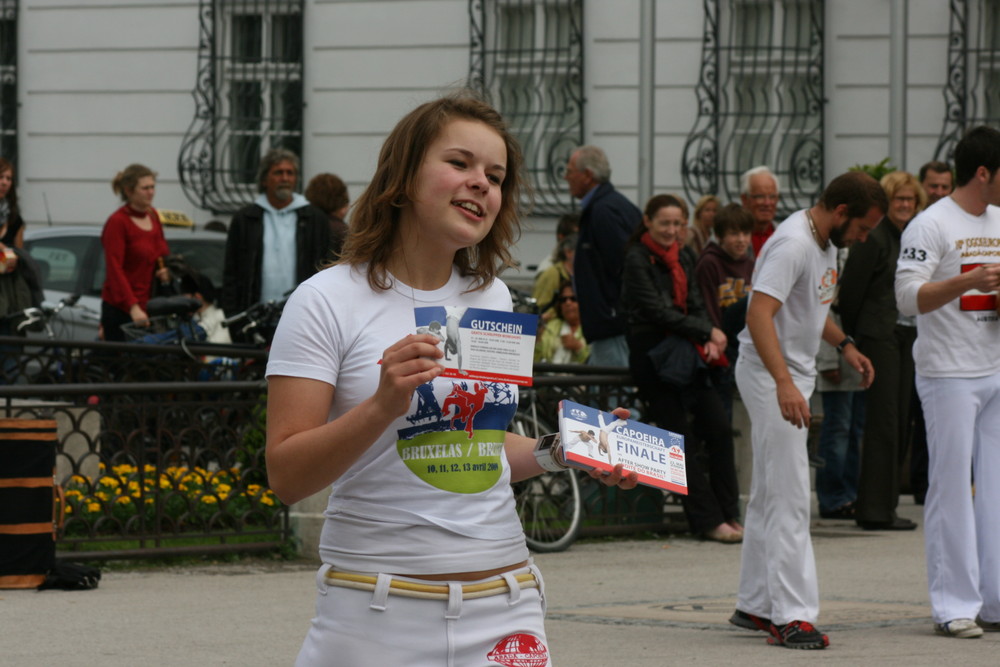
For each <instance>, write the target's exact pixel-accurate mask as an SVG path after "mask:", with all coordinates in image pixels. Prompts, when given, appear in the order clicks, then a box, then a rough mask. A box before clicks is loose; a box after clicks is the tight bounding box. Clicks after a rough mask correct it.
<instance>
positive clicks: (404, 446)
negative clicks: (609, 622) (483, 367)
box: [267, 96, 636, 666]
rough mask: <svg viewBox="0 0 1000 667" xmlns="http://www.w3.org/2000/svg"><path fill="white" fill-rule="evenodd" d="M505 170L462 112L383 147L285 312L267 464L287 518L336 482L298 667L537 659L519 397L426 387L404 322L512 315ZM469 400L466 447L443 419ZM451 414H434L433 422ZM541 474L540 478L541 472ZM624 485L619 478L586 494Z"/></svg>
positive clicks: (420, 116)
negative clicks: (346, 225)
mask: <svg viewBox="0 0 1000 667" xmlns="http://www.w3.org/2000/svg"><path fill="white" fill-rule="evenodd" d="M520 169H521V153H520V149H519V148H518V146H517V144H516V142H515V141H514V139H513V138H512V137H511V136H510V134H509V133H508V131H507V129H506V126H505V124H504V121H503V120H502V118H501V117H500V116H499V115H498V114H497V113H496V112H495V111H494V110H493V109H491V108H490V107H489V106H487V105H485V104H483V103H482V102H479V101H477V100H475V99H473V98H469V97H461V96H455V97H448V98H444V99H439V100H437V101H434V102H429V103H427V104H424V105H422V106H420V107H418V108H417V109H415V110H414V111H412V112H410V113H409V114H408V115H407V116H406V117H404V118H403V119H402V120H401V121H400V122H399V124H398V125H397V126H396V128H395V129H394V130H393V131H392V133H391V134H390V135H389V137H388V139H387V140H386V142H385V144H384V146H383V148H382V151H381V153H380V155H379V158H378V163H377V167H376V172H375V175H374V177H373V179H372V182H371V184H370V185H369V187H368V189H367V190H366V191H365V192H364V194H362V195H361V197H360V198H359V199H358V200H357V203H356V204H355V208H354V213H353V215H352V225H351V233H350V235H349V236H348V238H347V240H346V242H345V245H344V250H343V255H342V256H341V261H340V263H339V264H337V265H336V266H333V267H331V268H328V269H326V270H324V271H321V272H320V273H318V274H316V275H315V276H313V277H312V278H310V279H309V280H307V281H306V282H304V283H303V284H302V285H300V286H299V288H298V289H297V290H296V291H295V293H294V294H293V295H292V296H291V298H290V299H289V300H288V303H287V304H286V306H285V310H284V314H283V315H282V319H281V322H280V324H279V326H278V330H277V333H276V335H275V338H274V344H273V346H272V348H271V352H270V360H269V363H268V380H269V388H268V424H267V467H268V477H269V480H270V484H271V488H272V489H273V490H274V491H275V492H276V493H277V494H278V496H279V497H280V498H281V499H282V500H283V501H284V502H286V503H293V502H296V501H298V500H301V499H302V498H305V497H307V496H309V495H311V494H314V493H316V492H318V491H321V490H323V489H324V488H325V487H326V486H327V485H330V484H331V483H332V484H333V489H332V493H331V495H330V500H329V505H328V508H327V511H326V523H325V526H324V530H323V533H322V536H321V538H320V556H321V558H322V560H323V562H324V565H323V566H322V567H321V568H320V570H319V573H318V575H317V586H318V589H319V595H318V598H317V613H316V617H315V618H314V619H313V623H312V627H311V629H310V631H309V633H308V635H307V637H306V640H305V642H304V644H303V646H302V650H301V652H300V654H299V658H298V662H297V663H296V664H297V665H300V666H302V665H331V664H338V665H375V664H377V665H470V664H486V663H487V662H488V660H489V655H490V653H491V652H499V653H495V654H494V655H500V654H501V653H503V652H504V651H510V650H517V651H521V652H527V653H531V654H532V655H533V658H534V659H537V660H539V662H538V664H548V662H547V661H546V662H541V659H542V658H545V659H546V660H547V658H548V649H547V647H546V640H545V631H544V628H543V626H542V617H543V613H544V605H543V599H544V594H543V590H542V582H541V578H540V576H539V573H538V571H537V569H536V568H535V567H534V565H532V563H531V561H530V559H529V558H528V550H527V548H526V547H525V543H524V535H523V533H522V530H521V526H520V523H519V522H518V518H517V515H516V513H515V511H514V500H513V495H512V493H511V489H510V482H511V481H517V480H521V479H525V478H527V477H531V476H533V475H538V474H540V473H542V472H543V469H542V467H541V465H540V464H539V462H538V461H537V460H536V458H535V456H534V454H533V449H534V444H535V443H534V441H533V440H530V439H527V438H522V437H518V436H515V435H513V434H510V433H507V432H505V429H506V427H507V424H508V422H509V420H510V418H511V417H512V416H513V414H514V411H515V410H516V407H517V406H516V402H517V399H516V397H517V392H516V387H511V386H508V385H505V384H495V383H483V382H471V381H466V380H460V381H452V380H449V379H445V378H441V377H439V376H440V374H441V372H442V370H443V369H442V367H441V366H440V365H439V364H438V360H439V359H440V358H441V355H442V353H441V352H440V350H439V349H438V348H437V347H436V346H435V342H436V340H437V339H436V338H435V337H433V336H432V335H429V334H414V333H412V332H413V331H414V330H415V323H414V317H413V309H414V307H421V306H458V307H476V308H488V309H496V310H510V308H511V300H510V295H509V292H508V290H507V288H506V287H505V286H504V285H503V284H502V283H501V282H500V281H499V280H497V279H496V275H497V273H498V272H499V270H500V269H501V268H502V267H503V266H504V265H505V264H506V263H507V262H509V260H510V255H509V251H508V248H509V246H510V244H511V243H512V241H513V240H514V238H515V237H516V235H517V233H518V221H517V210H516V206H517V202H518V197H519V196H520V185H521V180H520V174H519V172H520ZM462 392H464V393H465V394H475V395H476V396H480V397H482V401H481V402H479V403H478V404H477V406H475V407H476V408H477V409H476V410H474V411H472V412H473V413H474V414H473V415H472V416H471V417H469V419H471V420H472V426H473V429H471V433H472V435H471V436H470V434H469V432H467V431H466V430H465V429H464V428H457V425H456V427H453V426H452V425H451V424H452V423H453V422H454V421H455V420H453V419H450V418H449V414H447V413H445V412H444V411H442V409H441V407H440V406H442V405H445V402H446V400H447V399H449V398H451V399H452V400H455V397H456V396H461V395H462ZM448 410H449V412H450V407H449V409H448ZM546 463H548V462H546ZM602 481H603V482H604V483H606V484H609V485H615V484H617V485H619V486H620V487H622V488H632V487H634V486H635V484H636V477H635V475H634V474H631V475H629V476H625V477H623V475H622V471H621V468H620V467H619V468H618V469H616V471H615V472H614V473H613V474H611V475H609V476H607V477H604V478H602Z"/></svg>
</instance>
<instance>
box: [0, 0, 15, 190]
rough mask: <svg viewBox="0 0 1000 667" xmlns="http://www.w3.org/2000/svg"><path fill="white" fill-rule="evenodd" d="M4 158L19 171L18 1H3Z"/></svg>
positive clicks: (0, 112)
mask: <svg viewBox="0 0 1000 667" xmlns="http://www.w3.org/2000/svg"><path fill="white" fill-rule="evenodd" d="M0 156H2V157H4V158H6V159H7V160H8V161H10V162H11V163H12V164H13V165H14V167H15V169H16V168H17V0H0ZM15 173H16V172H15Z"/></svg>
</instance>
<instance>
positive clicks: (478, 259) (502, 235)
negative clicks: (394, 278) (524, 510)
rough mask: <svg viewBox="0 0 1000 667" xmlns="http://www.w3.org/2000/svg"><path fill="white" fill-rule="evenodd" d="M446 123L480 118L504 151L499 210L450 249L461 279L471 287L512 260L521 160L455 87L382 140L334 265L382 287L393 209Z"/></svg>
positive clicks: (499, 125) (482, 110)
mask: <svg viewBox="0 0 1000 667" xmlns="http://www.w3.org/2000/svg"><path fill="white" fill-rule="evenodd" d="M453 120H471V121H476V122H480V123H483V124H485V125H487V126H488V127H490V128H491V129H493V130H494V131H495V132H496V133H497V134H499V135H500V138H501V139H503V142H504V146H505V147H506V149H507V165H506V166H507V168H506V176H505V178H504V180H503V183H502V184H501V186H500V193H501V194H500V212H499V213H498V214H497V218H496V221H495V222H494V223H493V227H492V228H491V229H490V231H489V233H488V234H487V235H486V238H484V239H483V240H482V241H480V242H479V243H478V244H477V245H476V246H474V247H471V248H462V249H461V250H459V251H458V252H457V253H456V254H455V265H456V266H457V267H458V269H459V271H460V273H461V274H462V275H463V276H473V277H474V278H475V289H482V288H483V287H486V286H487V285H489V284H490V283H491V282H492V281H493V279H494V278H495V277H496V276H497V275H498V274H499V273H500V271H502V270H503V269H504V268H506V267H508V266H511V265H512V264H513V262H512V260H511V255H510V246H511V245H513V244H514V243H515V242H516V241H517V239H518V238H519V237H520V233H521V224H520V210H519V209H520V200H521V191H522V189H523V188H525V187H526V183H525V182H524V181H523V179H522V176H521V167H522V162H523V158H522V155H521V148H520V146H519V145H518V143H517V140H516V139H515V138H514V137H513V135H511V133H510V131H509V130H508V129H507V123H506V122H505V121H504V119H503V117H502V116H501V115H500V114H499V113H498V112H497V111H496V110H495V109H493V107H491V106H490V105H489V104H487V103H486V102H484V101H482V100H481V99H479V98H478V97H476V96H475V93H472V92H471V91H459V92H456V93H455V94H453V95H449V96H446V97H443V98H440V99H437V100H434V101H433V102H427V103H425V104H422V105H420V106H419V107H417V108H416V109H414V110H413V111H411V112H410V113H408V114H407V115H406V116H404V117H403V119H402V120H400V121H399V123H397V124H396V127H395V128H394V129H393V130H392V132H391V133H390V134H389V137H388V138H387V139H386V140H385V143H384V144H383V145H382V150H381V151H380V153H379V156H378V163H377V165H376V168H375V175H374V177H373V178H372V180H371V183H370V184H369V185H368V187H367V188H365V191H364V192H363V193H362V194H361V196H360V197H358V199H357V201H356V202H355V203H354V209H353V213H352V214H351V232H350V234H348V236H347V239H346V240H345V241H344V248H343V252H342V253H341V257H340V262H344V263H347V264H351V265H359V264H364V263H367V264H368V283H369V284H370V285H371V287H372V289H381V290H384V289H388V288H389V286H390V281H389V279H388V277H387V273H388V268H387V267H388V264H389V260H390V258H391V256H392V253H393V252H395V250H396V247H395V239H396V231H397V229H396V228H397V225H398V224H399V218H400V210H401V208H402V206H403V205H404V204H405V203H406V202H409V201H413V198H414V196H415V195H416V193H415V192H414V188H415V184H416V178H417V173H418V172H419V170H420V166H421V164H422V163H423V161H424V157H425V156H426V153H427V148H428V147H429V146H430V145H431V143H432V142H433V141H434V140H435V139H437V138H438V136H439V135H440V134H441V131H442V130H443V129H444V127H445V125H447V124H448V123H449V122H451V121H453Z"/></svg>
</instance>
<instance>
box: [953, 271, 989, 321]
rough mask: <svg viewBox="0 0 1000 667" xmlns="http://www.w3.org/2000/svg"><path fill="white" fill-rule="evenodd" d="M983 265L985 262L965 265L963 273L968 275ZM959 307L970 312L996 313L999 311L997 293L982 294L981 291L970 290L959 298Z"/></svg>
mask: <svg viewBox="0 0 1000 667" xmlns="http://www.w3.org/2000/svg"><path fill="white" fill-rule="evenodd" d="M983 264H984V262H976V263H975V264H963V265H962V269H961V271H962V273H968V272H969V271H972V270H973V269H977V268H979V267H980V266H982V265H983ZM958 307H959V309H960V310H968V311H982V310H989V311H995V310H996V309H997V295H996V292H980V291H979V290H976V289H973V290H969V291H968V292H966V293H965V294H963V295H962V296H961V297H959V299H958Z"/></svg>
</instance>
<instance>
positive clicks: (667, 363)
mask: <svg viewBox="0 0 1000 667" xmlns="http://www.w3.org/2000/svg"><path fill="white" fill-rule="evenodd" d="M646 354H647V355H648V356H649V360H650V361H651V362H652V363H653V368H655V369H656V374H657V375H658V376H659V378H660V379H661V380H663V382H665V383H666V384H669V385H673V386H675V387H687V386H689V385H691V384H694V381H695V380H696V379H697V377H698V371H700V370H702V369H704V368H708V366H706V365H705V362H704V361H703V360H702V358H701V355H700V354H699V353H698V348H696V347H695V346H694V343H692V342H691V341H689V340H688V339H687V338H682V337H681V336H676V335H674V334H668V335H667V337H666V338H664V339H663V340H661V341H660V342H659V343H657V344H656V345H655V346H653V347H652V348H650V350H649V352H647V353H646Z"/></svg>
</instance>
